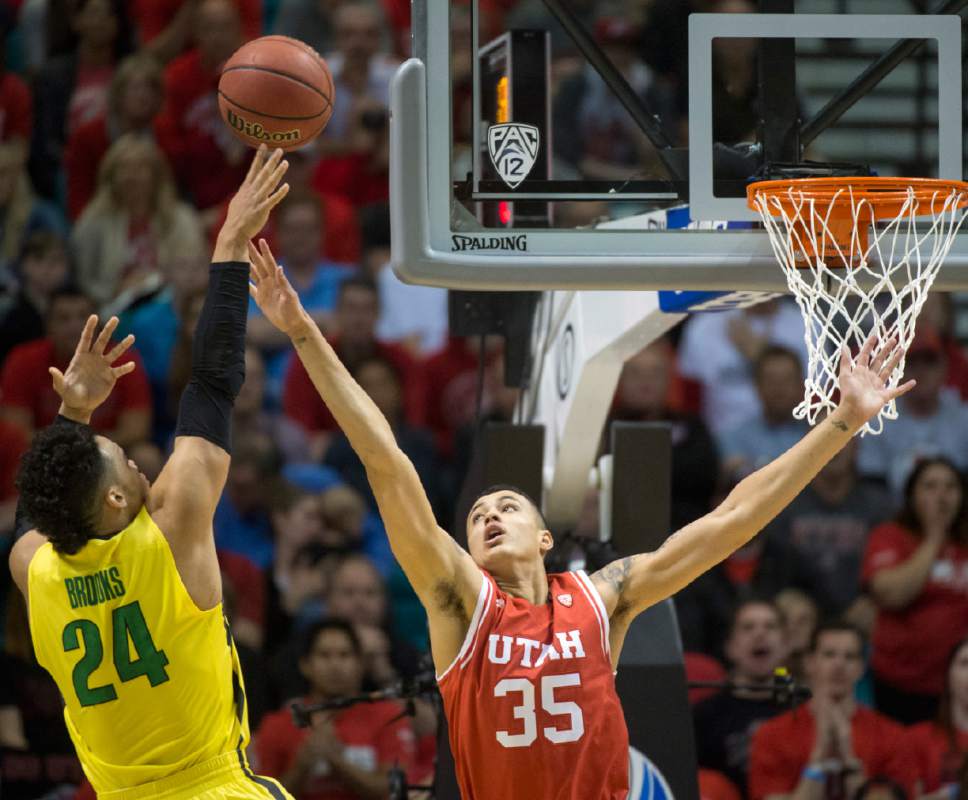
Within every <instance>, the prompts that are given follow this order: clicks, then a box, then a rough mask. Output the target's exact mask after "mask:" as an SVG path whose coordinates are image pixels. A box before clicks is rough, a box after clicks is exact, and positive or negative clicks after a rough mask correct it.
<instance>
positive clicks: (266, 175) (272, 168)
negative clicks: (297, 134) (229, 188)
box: [222, 145, 289, 240]
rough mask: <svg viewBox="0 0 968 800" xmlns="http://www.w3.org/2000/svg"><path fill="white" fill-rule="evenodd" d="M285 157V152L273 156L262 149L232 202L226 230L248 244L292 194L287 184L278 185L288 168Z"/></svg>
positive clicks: (262, 146)
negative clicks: (283, 156) (270, 214)
mask: <svg viewBox="0 0 968 800" xmlns="http://www.w3.org/2000/svg"><path fill="white" fill-rule="evenodd" d="M282 155H283V153H282V150H278V149H276V150H273V151H272V152H271V153H270V152H269V150H268V149H267V148H266V146H265V145H261V146H260V147H259V149H258V150H257V151H256V154H255V156H254V157H253V159H252V164H250V165H249V173H248V174H247V175H246V176H245V180H244V181H243V182H242V185H241V186H240V187H239V189H238V191H237V192H236V193H235V196H234V197H233V198H232V200H231V201H230V202H229V208H228V212H227V214H226V217H225V224H224V225H223V226H222V229H223V230H226V231H229V232H231V233H232V235H234V236H237V237H238V238H240V239H245V240H249V239H251V238H252V237H253V236H255V235H257V234H258V233H259V231H261V230H262V229H263V228H264V227H265V225H266V222H268V221H269V213H270V212H271V211H272V209H273V208H275V207H276V206H277V205H278V204H279V201H281V200H282V198H283V197H285V196H286V195H287V194H288V193H289V184H288V183H284V184H282V185H281V186H280V185H279V181H281V180H282V176H283V175H285V174H286V170H287V169H288V168H289V162H288V161H285V160H283V158H282Z"/></svg>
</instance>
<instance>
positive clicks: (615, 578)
mask: <svg viewBox="0 0 968 800" xmlns="http://www.w3.org/2000/svg"><path fill="white" fill-rule="evenodd" d="M632 558H633V556H627V557H626V558H623V559H621V560H620V561H613V562H612V563H611V564H608V565H607V566H605V567H602V568H601V569H600V570H599V572H598V574H599V575H600V576H601V577H602V580H603V581H605V583H607V584H608V585H609V586H611V587H612V590H613V591H614V592H615V594H616V595H618V596H619V597H621V596H622V590H623V589H625V582H626V581H627V580H628V577H629V573H630V572H631V571H632Z"/></svg>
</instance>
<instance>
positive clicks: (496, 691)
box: [437, 571, 629, 800]
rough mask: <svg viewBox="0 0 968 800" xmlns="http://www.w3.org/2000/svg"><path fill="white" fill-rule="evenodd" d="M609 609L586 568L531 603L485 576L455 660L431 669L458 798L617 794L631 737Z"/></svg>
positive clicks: (624, 787)
mask: <svg viewBox="0 0 968 800" xmlns="http://www.w3.org/2000/svg"><path fill="white" fill-rule="evenodd" d="M608 633H609V630H608V615H607V614H606V612H605V606H604V604H603V603H602V600H601V597H600V596H599V594H598V590H597V589H595V587H594V585H593V584H592V582H591V580H590V579H589V577H588V576H587V575H586V574H585V573H584V572H581V571H579V572H563V573H560V574H557V575H549V576H548V602H547V603H545V604H544V605H542V606H535V605H532V604H531V603H529V602H528V601H527V600H522V599H521V598H518V597H513V596H512V595H509V594H507V593H505V592H503V591H501V589H500V588H498V586H497V584H496V583H495V582H494V580H493V579H492V578H491V576H490V575H488V574H487V573H486V572H485V573H484V581H483V583H482V585H481V592H480V594H479V595H478V598H477V606H476V608H475V609H474V615H473V617H472V618H471V624H470V627H469V628H468V630H467V636H466V637H465V639H464V643H463V645H462V646H461V649H460V652H459V653H458V654H457V658H455V659H454V663H453V664H451V665H450V666H449V667H448V668H447V669H446V670H445V671H444V673H443V674H442V675H438V676H437V682H438V684H439V685H440V693H441V695H442V696H443V699H444V711H445V712H446V714H447V720H448V722H449V726H450V746H451V750H452V751H453V754H454V763H455V766H456V769H457V780H458V782H459V783H460V788H461V796H462V797H463V798H464V800H506V798H508V797H529V798H530V797H533V798H541V800H625V798H626V796H627V795H628V790H629V781H628V776H629V738H628V731H627V729H626V727H625V717H624V715H623V714H622V706H621V704H620V703H619V699H618V695H617V694H616V693H615V674H614V672H613V670H612V659H611V653H610V651H609V645H608Z"/></svg>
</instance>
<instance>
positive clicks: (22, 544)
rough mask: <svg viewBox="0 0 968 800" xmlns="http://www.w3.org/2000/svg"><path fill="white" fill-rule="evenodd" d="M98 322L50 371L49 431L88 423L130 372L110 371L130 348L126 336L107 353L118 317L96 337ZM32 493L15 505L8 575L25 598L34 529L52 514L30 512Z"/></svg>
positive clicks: (38, 536)
mask: <svg viewBox="0 0 968 800" xmlns="http://www.w3.org/2000/svg"><path fill="white" fill-rule="evenodd" d="M97 322H98V319H97V316H95V315H94V314H92V315H91V316H90V317H88V318H87V322H86V323H85V325H84V330H83V331H82V332H81V338H80V339H79V340H78V343H77V348H76V349H75V350H74V355H73V356H72V357H71V362H70V364H68V365H67V369H66V370H65V371H64V372H61V371H60V370H59V369H57V367H50V368H49V369H48V371H49V372H50V376H51V380H52V383H53V386H54V391H55V392H56V393H57V396H58V397H60V399H61V405H60V409H59V410H58V412H57V418H56V419H55V420H54V422H53V424H52V425H51V427H52V428H55V427H56V428H64V427H67V428H69V427H71V426H73V425H88V424H90V422H91V415H92V414H93V413H94V412H95V411H96V410H97V408H98V406H100V405H101V404H102V403H103V402H104V401H105V400H107V399H108V397H109V396H110V394H111V392H112V390H113V389H114V385H115V384H116V383H117V382H118V379H119V378H121V377H122V376H124V375H127V374H128V373H130V372H131V371H132V370H133V369H134V366H135V365H134V362H133V361H128V362H126V363H124V364H120V365H119V366H116V367H115V366H112V365H113V364H114V363H115V362H116V361H117V360H118V359H119V358H120V357H121V356H122V355H123V354H124V353H125V352H126V351H127V349H128V348H129V347H131V345H132V344H134V336H132V335H130V334H129V335H128V336H126V337H125V338H124V339H122V340H121V341H120V342H118V343H117V344H116V345H114V346H113V347H111V348H110V349H108V345H109V344H110V343H111V335H112V334H113V333H114V330H115V328H117V327H118V318H117V317H111V319H109V320H108V321H107V323H105V325H104V328H102V329H101V332H100V333H99V334H98V336H97V337H96V338H95V336H94V332H95V331H96V330H97ZM31 457H32V456H31V454H30V453H28V454H27V455H26V456H25V458H27V459H30V458H31ZM30 494H31V493H30V492H28V493H27V494H26V496H24V495H22V496H21V498H20V501H19V502H18V504H17V511H16V518H15V522H14V532H15V537H16V538H17V541H16V543H15V544H14V546H13V548H12V549H11V551H10V557H9V560H10V571H11V574H12V575H13V578H14V581H15V582H16V584H17V586H18V587H19V588H20V591H21V592H23V595H24V597H27V568H28V565H29V564H30V559H31V558H33V556H34V553H36V552H37V548H39V547H40V546H41V545H42V544H43V543H44V542H46V541H47V537H46V536H44V535H43V534H42V533H41V532H39V531H38V530H36V529H34V525H35V524H37V525H39V526H40V527H43V523H44V522H45V521H49V520H48V514H50V513H51V511H52V509H51V508H50V506H49V505H48V504H44V503H41V508H37V507H34V506H35V504H34V503H33V502H32V501H33V498H32V497H31V496H30ZM53 513H55V514H56V513H57V510H56V509H54V510H53Z"/></svg>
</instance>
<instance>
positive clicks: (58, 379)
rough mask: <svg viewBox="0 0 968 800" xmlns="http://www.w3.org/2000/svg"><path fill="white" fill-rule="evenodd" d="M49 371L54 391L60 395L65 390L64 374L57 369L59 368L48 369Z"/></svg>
mask: <svg viewBox="0 0 968 800" xmlns="http://www.w3.org/2000/svg"><path fill="white" fill-rule="evenodd" d="M47 371H48V372H49V373H50V377H51V379H52V380H53V382H54V391H56V392H57V393H58V394H60V393H61V391H62V390H63V388H64V373H63V372H61V371H60V370H59V369H57V367H48V368H47Z"/></svg>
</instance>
